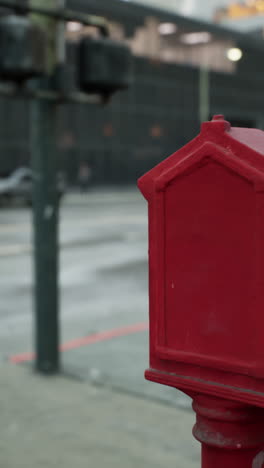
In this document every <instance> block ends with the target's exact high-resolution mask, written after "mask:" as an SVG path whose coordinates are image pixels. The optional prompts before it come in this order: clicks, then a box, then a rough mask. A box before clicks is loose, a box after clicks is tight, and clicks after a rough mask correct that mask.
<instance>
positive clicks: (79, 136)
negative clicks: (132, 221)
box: [0, 52, 264, 183]
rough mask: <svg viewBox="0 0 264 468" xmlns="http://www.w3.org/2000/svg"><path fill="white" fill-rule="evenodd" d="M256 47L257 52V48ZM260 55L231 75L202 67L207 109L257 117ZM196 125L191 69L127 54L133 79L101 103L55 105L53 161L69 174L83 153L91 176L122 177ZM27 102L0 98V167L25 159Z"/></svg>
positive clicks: (185, 137)
mask: <svg viewBox="0 0 264 468" xmlns="http://www.w3.org/2000/svg"><path fill="white" fill-rule="evenodd" d="M259 55H260V54H259ZM263 71H264V65H263V60H262V56H258V54H257V53H256V54H253V55H252V52H251V53H250V54H249V53H248V54H247V52H244V58H243V60H242V61H241V63H240V64H239V67H238V70H237V73H235V74H233V75H229V74H222V73H221V74H220V73H211V74H210V103H211V104H210V112H211V114H214V113H223V114H225V116H226V118H227V119H229V120H231V123H233V124H235V125H241V126H243V125H244V126H256V127H262V126H263V124H264V120H263V119H264V115H263V108H264V96H263V91H262V87H263ZM198 131H199V70H198V69H195V68H193V67H187V66H178V65H174V64H165V63H160V62H154V61H150V60H149V59H143V58H135V60H134V83H133V86H132V87H131V88H130V89H129V90H128V91H124V92H120V93H118V94H116V95H115V96H114V97H113V98H112V100H111V102H110V103H109V104H106V105H105V106H102V107H98V106H95V105H81V104H65V105H61V106H60V108H59V110H58V128H57V145H58V154H59V166H60V168H61V169H64V170H65V171H66V173H67V176H68V178H69V180H70V181H71V182H72V183H74V182H75V181H76V177H77V172H78V167H79V165H80V163H81V162H82V161H87V162H88V163H89V164H90V165H91V166H92V168H93V181H94V183H128V182H135V180H136V179H137V178H138V177H139V176H140V175H141V174H143V173H144V172H145V171H146V170H148V169H149V168H151V167H152V166H153V165H155V164H156V163H157V162H159V161H160V160H161V159H163V158H164V157H165V156H167V155H169V154H171V153H172V152H173V151H175V150H177V149H178V148H179V147H181V146H182V145H183V144H185V143H186V142H187V141H189V140H190V139H191V138H193V137H194V136H195V135H196V134H197V133H198ZM29 139H30V135H29V104H28V102H25V101H23V100H16V101H15V100H12V99H7V98H1V99H0V172H1V173H7V172H10V171H11V170H12V169H14V168H15V167H17V166H18V165H25V164H29V161H30V149H29V148H30V145H29Z"/></svg>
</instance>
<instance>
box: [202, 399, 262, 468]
mask: <svg viewBox="0 0 264 468" xmlns="http://www.w3.org/2000/svg"><path fill="white" fill-rule="evenodd" d="M193 409H194V411H195V412H196V418H197V419H196V424H195V426H194V429H193V435H194V437H195V438H196V439H197V440H199V442H201V444H202V468H261V467H262V466H264V409H263V408H257V407H254V406H246V405H243V404H240V403H236V402H233V401H228V400H221V399H219V398H213V397H209V396H205V395H200V396H197V397H195V399H194V403H193Z"/></svg>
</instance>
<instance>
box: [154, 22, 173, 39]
mask: <svg viewBox="0 0 264 468" xmlns="http://www.w3.org/2000/svg"><path fill="white" fill-rule="evenodd" d="M158 29H159V33H160V34H162V35H164V36H167V35H168V34H174V33H175V32H176V31H177V26H176V24H174V23H160V25H159V28H158Z"/></svg>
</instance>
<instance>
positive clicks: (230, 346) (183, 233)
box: [139, 116, 264, 407]
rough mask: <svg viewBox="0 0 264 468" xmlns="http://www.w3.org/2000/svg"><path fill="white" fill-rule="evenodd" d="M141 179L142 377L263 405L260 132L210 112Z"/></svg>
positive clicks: (263, 149)
mask: <svg viewBox="0 0 264 468" xmlns="http://www.w3.org/2000/svg"><path fill="white" fill-rule="evenodd" d="M139 188H140V190H141V191H142V193H143V195H144V196H145V198H146V199H147V201H148V204H149V282H150V283H149V294H150V368H149V370H147V371H146V378H147V379H149V380H152V381H155V382H159V383H162V384H166V385H169V386H172V387H176V388H179V389H181V390H183V391H185V392H186V393H188V392H189V393H193V392H201V393H203V394H208V395H213V396H216V397H222V398H225V397H228V398H229V399H233V400H237V401H240V402H244V403H249V404H255V405H258V406H263V407H264V132H263V131H261V130H256V129H243V128H232V127H230V124H229V123H228V122H226V121H225V120H224V118H223V117H222V116H215V117H214V118H213V120H212V121H211V122H206V123H204V124H203V125H202V128H201V133H200V134H199V135H198V136H197V138H195V139H194V140H193V141H191V142H190V143H189V144H187V145H186V146H184V147H183V148H182V149H181V150H179V151H177V152H176V153H174V154H173V155H172V156H170V157H169V158H167V159H166V160H164V161H163V162H162V163H160V164H159V165H158V166H156V167H155V168H154V169H152V170H151V171H150V172H148V173H147V174H145V175H144V176H143V177H141V179H139Z"/></svg>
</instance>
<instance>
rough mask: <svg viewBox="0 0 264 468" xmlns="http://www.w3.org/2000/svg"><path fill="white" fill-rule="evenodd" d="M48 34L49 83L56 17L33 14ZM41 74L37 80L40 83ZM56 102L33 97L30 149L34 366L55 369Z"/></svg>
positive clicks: (39, 1) (44, 1)
mask: <svg viewBox="0 0 264 468" xmlns="http://www.w3.org/2000/svg"><path fill="white" fill-rule="evenodd" d="M30 3H31V5H32V6H35V7H50V8H56V7H58V6H61V1H60V0H30ZM32 20H33V21H35V22H37V23H38V24H40V25H41V27H42V28H43V29H44V31H45V33H46V37H47V48H46V72H47V73H46V74H47V77H46V79H45V81H46V82H47V83H49V80H50V78H51V77H52V75H53V73H54V71H55V67H56V65H57V59H58V30H59V28H58V22H56V21H55V20H54V19H51V18H47V17H44V16H41V15H36V14H34V15H32ZM42 85H43V80H37V81H36V87H37V88H38V89H41V87H42ZM56 110H57V104H56V103H54V102H49V101H44V100H37V99H35V100H33V101H32V104H31V153H32V168H33V172H34V183H33V223H34V267H35V346H36V360H35V367H36V369H37V370H38V371H40V372H41V373H43V374H52V373H56V372H58V371H59V368H60V360H59V286H58V196H57V176H56V174H57V156H56V130H55V129H56Z"/></svg>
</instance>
